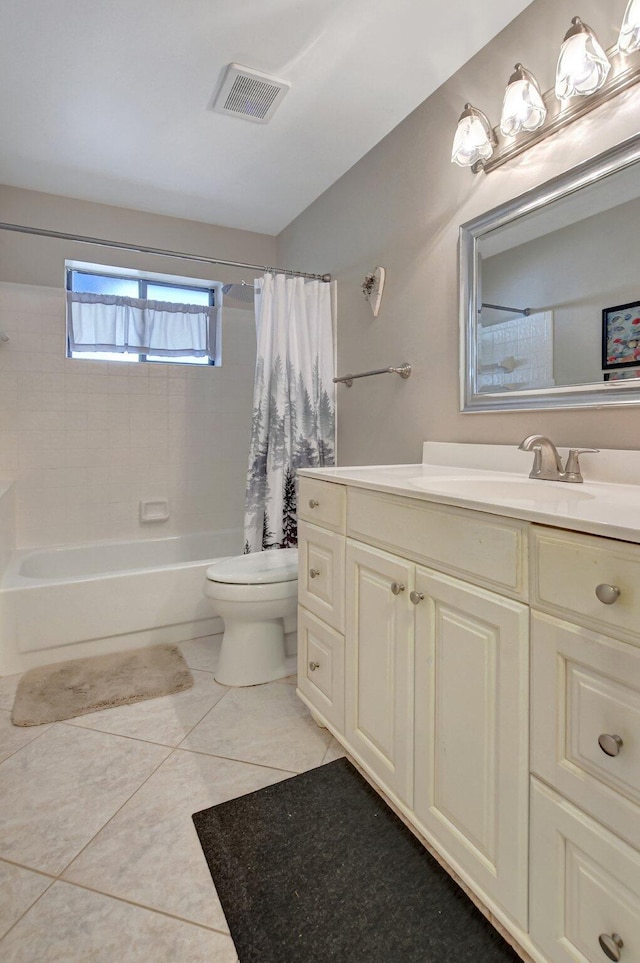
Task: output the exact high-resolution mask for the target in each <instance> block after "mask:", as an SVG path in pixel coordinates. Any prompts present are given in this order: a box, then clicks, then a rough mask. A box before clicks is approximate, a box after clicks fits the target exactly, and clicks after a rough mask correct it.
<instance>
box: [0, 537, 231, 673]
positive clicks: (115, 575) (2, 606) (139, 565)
mask: <svg viewBox="0 0 640 963" xmlns="http://www.w3.org/2000/svg"><path fill="white" fill-rule="evenodd" d="M241 552H242V532H241V530H240V529H229V530H226V531H219V532H206V533H202V534H194V535H182V536H177V537H173V538H159V539H145V540H138V541H131V542H101V543H97V544H94V545H79V546H74V547H68V548H46V549H40V550H22V551H17V552H14V553H13V555H12V557H11V559H10V561H9V564H8V566H7V568H6V570H5V573H4V576H3V578H2V582H1V583H0V674H5V675H6V674H10V673H13V672H22V671H23V670H24V669H27V668H32V667H33V666H36V665H43V664H45V663H47V662H58V661H61V660H63V659H70V658H75V657H76V656H79V655H97V654H100V653H105V652H115V651H121V650H123V649H126V648H135V647H139V646H143V645H149V644H152V643H154V642H180V641H184V640H186V639H191V638H197V637H199V636H204V635H212V634H215V633H216V632H221V631H222V628H223V626H222V621H221V619H219V618H218V617H216V615H215V612H214V611H213V609H212V607H211V602H210V600H208V599H205V597H204V596H203V593H202V584H203V579H204V577H205V570H206V568H207V566H208V565H210V564H211V561H212V560H213V559H217V558H223V557H225V556H229V555H238V554H240V553H241Z"/></svg>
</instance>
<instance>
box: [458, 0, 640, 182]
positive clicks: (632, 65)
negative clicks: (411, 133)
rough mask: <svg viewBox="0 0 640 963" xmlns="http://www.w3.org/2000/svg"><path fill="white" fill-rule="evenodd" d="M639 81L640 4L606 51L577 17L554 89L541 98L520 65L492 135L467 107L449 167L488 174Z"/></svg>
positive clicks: (633, 4) (638, 0) (636, 1)
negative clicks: (466, 168) (456, 166)
mask: <svg viewBox="0 0 640 963" xmlns="http://www.w3.org/2000/svg"><path fill="white" fill-rule="evenodd" d="M639 81H640V0H628V3H627V9H626V11H625V15H624V20H623V22H622V27H621V28H620V36H619V38H618V41H617V43H615V44H613V45H612V46H611V47H609V48H608V49H607V50H603V48H602V47H601V45H600V42H599V41H598V38H597V37H596V35H595V33H594V32H593V30H592V29H591V27H590V26H589V25H588V24H586V23H583V21H582V20H581V19H580V17H574V18H573V20H572V21H571V27H570V28H569V30H568V31H567V33H566V34H565V37H564V40H563V42H562V46H561V48H560V56H559V58H558V65H557V69H556V82H555V86H554V87H551V88H550V89H549V90H546V91H545V92H544V93H541V92H540V87H539V86H538V83H537V81H536V79H535V77H534V76H533V75H532V74H531V73H530V72H529V71H528V70H526V69H525V67H523V66H522V64H520V63H518V64H516V66H515V71H514V73H513V74H512V75H511V77H510V78H509V83H508V85H507V89H506V91H505V95H504V102H503V106H502V117H501V119H500V123H499V125H498V126H497V127H494V128H493V130H492V129H491V125H490V123H489V121H488V120H487V117H486V115H485V114H484V113H483V112H482V111H481V110H479V109H478V108H477V107H472V106H471V104H465V109H464V111H463V113H462V115H461V116H460V119H459V121H458V126H457V129H456V133H455V138H454V141H453V150H452V153H451V161H452V163H454V164H458V165H459V166H460V167H470V168H471V170H472V171H473V172H474V174H476V173H478V171H481V170H483V171H484V172H485V173H487V174H488V173H489V171H492V170H495V168H496V167H500V166H501V165H502V164H505V163H506V162H507V161H509V160H511V159H512V158H513V157H517V156H518V154H522V153H523V152H524V151H525V150H528V149H529V147H533V145H534V144H537V143H539V142H540V141H541V140H544V138H545V137H549V135H550V134H555V132H556V131H558V130H560V129H562V128H563V127H566V126H567V125H568V124H570V123H572V121H574V120H577V119H578V118H579V117H583V116H584V115H585V114H588V113H589V111H591V110H593V109H594V108H595V107H599V106H600V105H601V104H604V103H605V102H606V101H608V100H611V99H612V98H613V97H615V96H616V94H619V93H622V91H624V90H627V89H628V88H629V87H631V86H632V85H633V84H636V83H638V82H639Z"/></svg>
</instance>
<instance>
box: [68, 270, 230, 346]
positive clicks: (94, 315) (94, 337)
mask: <svg viewBox="0 0 640 963" xmlns="http://www.w3.org/2000/svg"><path fill="white" fill-rule="evenodd" d="M66 287H67V357H69V358H84V359H87V360H91V361H122V362H163V363H174V364H175V363H179V364H198V365H213V364H219V363H220V358H219V352H218V343H219V338H218V332H217V328H218V314H217V304H218V302H219V296H218V295H219V290H218V289H219V287H220V285H219V284H218V283H216V282H207V281H193V280H192V279H190V278H178V277H171V276H168V275H151V274H142V273H136V272H133V271H128V270H124V269H123V270H121V272H120V273H113V270H112V269H110V268H106V267H102V266H100V265H90V264H89V265H88V264H78V263H75V262H72V263H68V264H67V285H66Z"/></svg>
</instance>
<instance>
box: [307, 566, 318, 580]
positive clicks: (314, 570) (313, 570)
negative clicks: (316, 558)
mask: <svg viewBox="0 0 640 963" xmlns="http://www.w3.org/2000/svg"><path fill="white" fill-rule="evenodd" d="M319 574H320V569H319V568H310V569H309V578H317V577H318V575H319Z"/></svg>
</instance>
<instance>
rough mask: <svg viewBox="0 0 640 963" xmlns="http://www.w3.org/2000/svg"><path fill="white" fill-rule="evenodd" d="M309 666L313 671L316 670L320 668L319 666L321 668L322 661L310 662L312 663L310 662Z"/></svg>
mask: <svg viewBox="0 0 640 963" xmlns="http://www.w3.org/2000/svg"><path fill="white" fill-rule="evenodd" d="M309 668H310V669H311V671H312V672H315V671H316V669H319V668H320V663H319V662H310V663H309Z"/></svg>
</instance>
